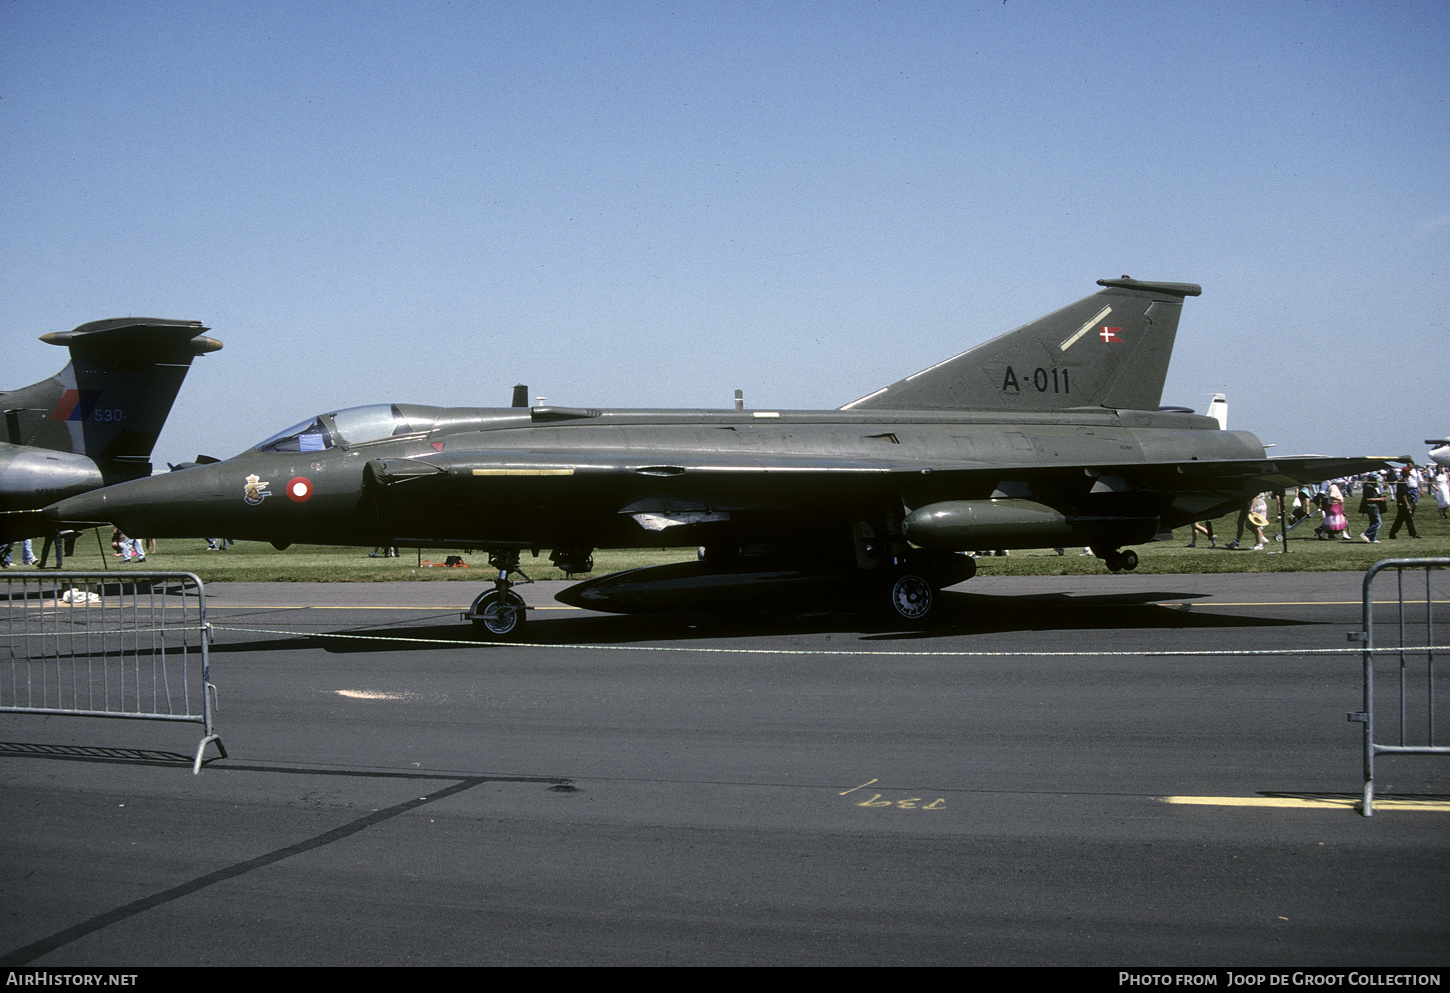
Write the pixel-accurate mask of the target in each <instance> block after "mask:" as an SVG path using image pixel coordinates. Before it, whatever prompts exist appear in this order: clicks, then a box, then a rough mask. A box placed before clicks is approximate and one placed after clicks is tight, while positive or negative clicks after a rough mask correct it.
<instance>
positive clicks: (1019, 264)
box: [0, 0, 1450, 461]
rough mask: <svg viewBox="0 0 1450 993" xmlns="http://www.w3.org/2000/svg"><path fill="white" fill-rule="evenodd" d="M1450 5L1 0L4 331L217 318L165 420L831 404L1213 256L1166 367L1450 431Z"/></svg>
mask: <svg viewBox="0 0 1450 993" xmlns="http://www.w3.org/2000/svg"><path fill="white" fill-rule="evenodd" d="M1447 101H1450V4H1447V3H1445V2H1443V0H1427V2H1409V3H1392V2H1385V0H1380V2H1375V3H1369V2H1365V3H1332V2H1328V0H1324V2H1311V3H1303V2H1288V0H1278V2H1274V0H1270V2H1264V0H1252V2H1243V3H1240V2H1217V3H1215V2H1210V3H1168V2H1162V3H1134V2H1114V3H1106V2H1104V3H1098V2H1091V0H1071V2H1032V0H1009V2H1007V3H1001V2H999V0H983V2H980V3H975V2H951V3H912V2H905V0H892V2H885V3H856V2H840V3H832V2H806V3H792V2H787V0H771V2H768V3H758V4H749V3H744V2H733V3H686V2H678V3H677V2H659V3H643V2H640V3H629V2H561V3H548V2H538V0H528V2H500V3H488V2H472V3H470V2H455V3H441V2H426V0H410V2H396V3H392V2H372V3H369V2H358V0H349V2H345V3H330V2H317V0H309V2H306V3H302V2H287V3H267V2H249V3H232V2H225V0H208V2H204V3H203V2H166V0H160V2H126V0H102V2H81V0H70V2H32V0H8V2H6V3H4V4H3V6H0V162H3V176H4V180H5V184H4V196H3V198H0V211H3V216H0V258H3V265H0V360H3V366H0V368H3V379H0V382H3V385H4V386H5V387H6V388H14V387H18V386H22V385H25V384H27V383H30V382H33V381H35V380H37V379H40V378H43V377H44V376H47V375H50V374H52V373H54V372H55V371H56V370H57V369H58V368H60V366H61V365H62V364H63V362H64V354H63V353H62V352H61V351H60V350H59V349H56V348H53V347H51V346H47V345H44V344H41V343H39V342H37V341H36V340H35V339H36V337H37V336H38V335H40V334H44V333H46V332H48V331H56V330H66V329H69V328H71V327H74V326H76V325H78V324H81V323H84V322H86V321H91V320H97V319H100V318H106V317H116V316H125V315H128V314H129V315H145V316H152V317H167V318H181V319H195V320H201V321H204V322H205V323H206V324H208V325H209V326H211V327H212V328H213V331H212V334H213V335H214V336H215V337H217V338H220V339H221V340H223V341H224V342H225V343H226V348H225V349H224V350H223V351H221V352H219V353H216V354H214V355H210V356H207V357H206V358H204V359H201V360H199V361H198V362H197V364H196V366H195V367H194V368H193V370H192V373H191V376H190V377H189V379H188V380H187V383H186V385H185V386H184V387H183V389H182V393H181V397H180V400H179V401H178V404H177V407H176V409H175V410H174V411H173V414H172V419H171V423H169V424H168V426H167V428H166V431H165V432H164V433H163V435H162V437H161V441H160V443H159V445H158V447H157V452H156V458H157V460H170V461H177V460H180V459H184V458H190V457H192V456H194V455H196V454H197V453H198V452H205V453H208V454H212V455H217V456H229V455H233V454H236V453H237V452H238V451H240V450H242V449H243V448H245V447H247V446H248V445H250V444H252V443H254V442H256V441H258V440H260V439H261V438H263V437H265V436H267V435H269V434H271V433H272V432H274V431H276V430H278V429H281V428H283V427H285V426H287V425H288V424H291V423H294V422H296V421H300V420H302V419H304V418H305V417H308V416H310V415H312V414H314V413H318V412H320V411H323V410H329V409H334V408H337V407H343V406H352V405H357V404H362V403H371V402H378V401H385V400H401V401H412V402H417V403H436V404H445V405H447V404H452V405H478V406H494V405H497V406H504V405H507V403H508V401H509V397H510V392H511V388H512V386H513V384H514V383H516V382H524V383H527V384H528V385H529V386H530V389H531V392H532V393H533V394H534V395H544V396H547V397H548V398H549V400H550V401H551V402H554V403H560V404H566V405H574V406H585V405H587V406H612V407H630V406H644V407H670V406H686V407H725V406H729V405H730V403H731V397H732V393H733V391H734V390H735V389H737V388H740V389H743V390H744V391H745V395H746V400H747V403H748V404H749V405H750V406H753V407H778V408H815V407H836V406H839V405H840V404H842V403H845V402H847V401H849V400H852V399H855V398H856V397H858V396H861V395H863V394H865V393H868V392H870V391H872V390H874V389H876V388H877V387H879V386H882V385H884V384H886V383H888V382H891V381H893V380H895V379H897V378H899V377H901V376H903V375H906V374H909V373H911V372H914V371H916V370H917V369H920V368H922V367H924V366H926V365H929V364H931V363H933V362H936V361H938V360H940V359H942V358H945V357H947V356H949V355H952V354H955V353H956V352H958V351H961V350H962V349H964V348H966V347H969V346H971V345H973V344H976V343H978V342H980V341H983V340H986V339H987V338H989V337H992V336H994V335H996V334H998V333H1001V332H1002V331H1005V330H1008V329H1010V328H1012V327H1015V326H1017V325H1019V324H1022V323H1025V322H1026V321H1028V320H1030V319H1032V318H1034V317H1037V316H1039V315H1041V314H1043V313H1046V312H1048V311H1050V310H1052V309H1055V308H1056V307H1059V306H1062V305H1064V304H1066V303H1069V302H1071V301H1072V300H1075V299H1077V298H1079V297H1081V296H1084V295H1086V294H1088V293H1090V292H1092V291H1093V290H1095V289H1097V287H1096V286H1095V284H1094V280H1096V279H1098V278H1099V277H1103V276H1117V275H1120V274H1123V273H1128V274H1131V275H1133V276H1135V277H1137V278H1140V279H1157V280H1175V281H1187V282H1197V283H1201V284H1202V285H1203V287H1204V295H1203V296H1202V297H1200V298H1198V299H1191V300H1189V301H1188V302H1187V305H1186V307H1185V310H1184V318H1183V322H1182V324H1181V325H1180V328H1179V336H1178V347H1177V349H1176V352H1175V359H1174V364H1173V367H1172V369H1171V371H1170V374H1169V379H1168V388H1167V390H1166V392H1165V396H1164V402H1165V403H1176V404H1182V405H1186V406H1192V407H1195V408H1197V409H1199V410H1202V409H1203V408H1204V407H1205V406H1206V404H1207V400H1208V397H1209V395H1210V394H1212V393H1214V392H1224V393H1227V394H1228V396H1229V402H1230V423H1231V426H1233V427H1236V428H1244V429H1248V430H1252V431H1254V432H1255V433H1257V434H1258V435H1259V436H1260V437H1261V438H1262V439H1263V440H1264V441H1266V442H1273V443H1277V445H1278V448H1277V449H1276V451H1277V452H1279V453H1284V454H1294V453H1301V452H1318V453H1322V454H1346V455H1347V454H1364V453H1371V454H1382V453H1390V454H1398V453H1402V452H1404V453H1413V454H1416V455H1418V456H1420V457H1421V458H1423V457H1424V452H1425V448H1424V446H1423V445H1422V444H1421V443H1420V442H1421V440H1422V439H1424V438H1429V437H1432V436H1434V437H1439V436H1443V433H1444V432H1447V431H1450V403H1447V402H1446V399H1445V396H1446V387H1447V372H1450V326H1447V319H1446V308H1447V306H1450V303H1447V301H1450V274H1447V264H1450V182H1447V180H1450V103H1447Z"/></svg>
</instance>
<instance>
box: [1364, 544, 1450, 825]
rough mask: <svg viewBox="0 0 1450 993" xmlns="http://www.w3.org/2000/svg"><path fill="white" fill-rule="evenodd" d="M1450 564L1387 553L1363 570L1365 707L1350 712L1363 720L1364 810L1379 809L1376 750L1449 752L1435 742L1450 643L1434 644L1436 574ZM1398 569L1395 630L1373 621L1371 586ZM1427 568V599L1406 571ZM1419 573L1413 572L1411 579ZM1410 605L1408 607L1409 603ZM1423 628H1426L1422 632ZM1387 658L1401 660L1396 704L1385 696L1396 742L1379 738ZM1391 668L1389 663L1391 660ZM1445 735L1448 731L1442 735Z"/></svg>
mask: <svg viewBox="0 0 1450 993" xmlns="http://www.w3.org/2000/svg"><path fill="white" fill-rule="evenodd" d="M1447 567H1450V559H1439V558H1436V559H1386V560H1385V561H1383V562H1377V563H1375V564H1374V565H1373V566H1371V567H1370V569H1369V571H1368V572H1367V573H1365V576H1364V586H1363V593H1362V603H1361V611H1362V617H1363V627H1362V630H1359V631H1354V632H1351V633H1350V639H1351V640H1357V641H1361V642H1363V643H1364V649H1363V652H1362V657H1363V660H1364V709H1363V710H1361V711H1354V712H1351V713H1350V714H1349V719H1350V720H1351V721H1358V722H1360V723H1361V724H1363V725H1364V800H1363V802H1362V803H1361V805H1360V813H1362V814H1364V816H1365V817H1371V816H1373V814H1374V760H1375V756H1376V755H1450V746H1447V745H1437V744H1435V721H1436V714H1435V653H1436V651H1440V652H1442V653H1443V652H1450V646H1444V645H1441V646H1437V645H1436V644H1435V598H1434V596H1433V595H1432V586H1431V577H1432V576H1433V575H1434V574H1435V570H1437V569H1444V568H1447ZM1391 569H1393V570H1394V572H1395V576H1396V580H1397V587H1396V597H1395V600H1393V601H1391V600H1386V601H1384V603H1385V604H1387V605H1393V606H1395V607H1396V608H1397V615H1396V616H1397V624H1396V626H1395V627H1393V628H1392V629H1391V630H1390V631H1385V630H1384V626H1381V628H1379V629H1376V627H1375V624H1374V600H1373V598H1372V595H1371V586H1372V584H1373V583H1374V581H1375V577H1377V576H1378V575H1379V574H1380V573H1381V572H1384V571H1387V570H1391ZM1406 570H1410V571H1411V573H1412V574H1413V573H1414V572H1416V571H1423V572H1424V576H1425V585H1424V590H1425V593H1424V599H1423V600H1420V599H1418V597H1412V598H1411V599H1408V600H1407V599H1406V590H1405V571H1406ZM1414 578H1417V577H1414V576H1413V575H1412V580H1413V579H1414ZM1407 605H1408V609H1407ZM1421 632H1423V634H1422V633H1421ZM1377 657H1378V658H1381V659H1388V660H1390V664H1391V665H1394V664H1395V663H1396V662H1397V664H1398V672H1395V673H1392V675H1394V676H1397V677H1398V690H1399V693H1398V697H1397V700H1396V701H1395V702H1396V703H1397V705H1398V706H1397V708H1395V709H1393V710H1392V708H1391V707H1389V706H1386V705H1385V704H1384V702H1383V701H1382V702H1381V706H1382V708H1383V709H1384V711H1385V712H1387V714H1389V715H1392V720H1391V721H1390V723H1391V724H1392V725H1393V724H1394V723H1396V721H1395V720H1394V718H1397V723H1398V734H1397V735H1395V734H1394V729H1393V727H1391V731H1390V734H1391V736H1392V737H1394V742H1393V743H1389V742H1384V743H1382V742H1379V741H1376V740H1375V716H1376V715H1375V685H1374V681H1375V660H1376V658H1377ZM1387 668H1388V666H1387ZM1442 740H1443V736H1442Z"/></svg>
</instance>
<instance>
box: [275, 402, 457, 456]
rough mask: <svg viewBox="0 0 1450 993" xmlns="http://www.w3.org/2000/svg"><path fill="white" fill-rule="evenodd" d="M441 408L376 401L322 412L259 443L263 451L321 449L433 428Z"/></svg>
mask: <svg viewBox="0 0 1450 993" xmlns="http://www.w3.org/2000/svg"><path fill="white" fill-rule="evenodd" d="M438 412H439V408H437V407H420V406H418V405H416V404H411V403H405V404H397V403H391V404H389V403H375V404H370V405H368V406H366V407H348V408H347V409H346V410H335V411H333V412H332V413H330V414H319V415H318V416H317V417H314V418H312V419H311V420H310V421H303V422H302V423H301V424H294V425H293V426H292V427H290V428H288V429H287V430H285V431H279V432H277V433H276V434H274V435H272V437H270V438H268V439H267V440H266V441H263V442H261V443H260V444H258V445H257V451H259V452H321V451H326V450H327V449H329V448H335V447H337V446H339V445H341V446H343V447H345V448H346V447H350V446H352V445H362V444H366V443H367V442H370V441H384V440H386V439H388V438H397V437H400V436H402V435H408V434H424V433H427V432H429V431H431V430H433V425H434V424H436V423H437V421H438Z"/></svg>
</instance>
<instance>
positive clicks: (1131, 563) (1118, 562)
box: [1093, 548, 1138, 572]
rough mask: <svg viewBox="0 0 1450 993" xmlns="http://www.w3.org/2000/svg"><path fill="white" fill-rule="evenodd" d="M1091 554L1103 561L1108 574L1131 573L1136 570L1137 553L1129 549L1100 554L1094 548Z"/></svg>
mask: <svg viewBox="0 0 1450 993" xmlns="http://www.w3.org/2000/svg"><path fill="white" fill-rule="evenodd" d="M1093 552H1094V554H1096V555H1097V557H1098V558H1100V559H1102V560H1103V562H1104V563H1105V564H1106V565H1107V567H1108V571H1109V572H1132V571H1133V570H1134V569H1136V568H1138V553H1137V552H1135V551H1133V550H1132V549H1131V548H1125V549H1123V550H1122V551H1118V550H1117V549H1116V548H1115V549H1113V550H1111V551H1106V552H1100V551H1098V550H1097V549H1096V548H1094V549H1093Z"/></svg>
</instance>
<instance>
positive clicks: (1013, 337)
mask: <svg viewBox="0 0 1450 993" xmlns="http://www.w3.org/2000/svg"><path fill="white" fill-rule="evenodd" d="M1098 285H1099V286H1103V287H1106V288H1105V289H1103V290H1100V291H1099V292H1097V293H1094V294H1092V295H1091V296H1087V297H1083V298H1082V299H1081V300H1079V301H1077V302H1076V303H1074V304H1069V305H1068V306H1066V307H1063V308H1062V309H1061V310H1057V311H1054V312H1053V313H1051V314H1048V315H1047V316H1046V317H1039V318H1038V319H1037V320H1035V321H1033V322H1031V323H1030V324H1025V325H1023V326H1022V327H1020V328H1018V329H1017V330H1015V331H1009V332H1008V333H1006V334H1004V335H1001V336H999V337H997V338H994V339H992V340H991V341H988V342H986V343H984V344H981V345H978V346H977V347H975V348H972V349H970V350H968V351H965V352H962V353H961V354H960V355H957V356H954V357H953V358H950V359H947V360H946V361H945V362H939V363H937V364H936V365H934V366H932V367H931V368H929V369H923V370H922V371H921V372H918V373H916V374H915V375H912V376H908V377H906V378H905V379H903V380H900V381H898V382H895V383H892V384H891V385H890V386H887V387H883V388H882V389H879V390H877V391H876V392H875V393H872V394H869V395H868V396H864V397H862V398H861V399H859V400H855V401H853V402H851V403H848V404H846V406H845V407H843V408H842V409H843V410H1016V411H1043V412H1046V411H1052V410H1063V409H1067V408H1070V407H1111V408H1126V409H1133V410H1156V409H1157V408H1158V404H1159V401H1160V400H1161V399H1162V397H1163V382H1164V379H1165V378H1166V377H1167V375H1168V359H1169V357H1170V356H1171V355H1172V353H1173V339H1174V336H1175V334H1176V333H1177V331H1178V316H1179V314H1180V312H1181V311H1182V310H1183V298H1184V297H1190V296H1198V295H1199V294H1200V293H1201V292H1203V291H1202V289H1201V288H1200V287H1199V286H1197V285H1196V284H1193V283H1147V282H1141V281H1139V280H1136V279H1130V278H1128V277H1127V276H1124V277H1122V278H1121V279H1100V280H1098Z"/></svg>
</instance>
